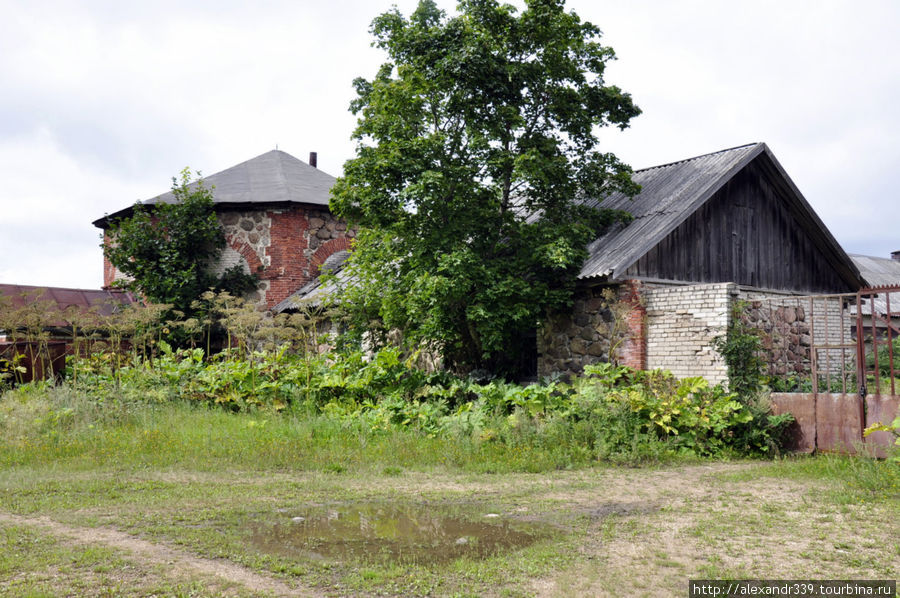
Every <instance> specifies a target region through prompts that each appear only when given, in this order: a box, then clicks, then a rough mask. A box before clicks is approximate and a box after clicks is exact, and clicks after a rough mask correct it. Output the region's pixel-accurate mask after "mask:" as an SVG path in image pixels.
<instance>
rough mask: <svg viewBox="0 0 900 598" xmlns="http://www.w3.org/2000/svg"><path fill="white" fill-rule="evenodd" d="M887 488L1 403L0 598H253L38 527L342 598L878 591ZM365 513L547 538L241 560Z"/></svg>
mask: <svg viewBox="0 0 900 598" xmlns="http://www.w3.org/2000/svg"><path fill="white" fill-rule="evenodd" d="M898 470H900V467H898V466H897V465H896V464H892V463H887V462H884V461H873V460H870V459H864V458H850V457H839V456H834V455H825V456H820V457H792V458H786V459H780V460H775V461H741V462H734V463H726V462H721V461H701V460H698V459H696V458H694V459H692V460H690V461H684V460H682V461H674V462H668V463H665V464H659V463H657V464H656V465H654V466H653V467H638V468H635V467H615V466H612V465H610V464H604V463H599V462H596V461H592V460H591V459H590V458H589V457H585V456H584V455H572V454H570V453H568V452H567V449H566V446H565V445H561V446H559V447H552V446H548V445H546V444H543V445H538V446H531V447H529V446H526V445H524V444H519V445H516V446H512V447H511V446H509V445H506V444H502V443H498V442H492V441H485V442H478V441H475V440H472V439H465V438H459V439H455V438H440V437H429V436H428V435H426V434H422V433H419V432H416V431H413V430H388V431H384V430H382V431H377V432H372V431H366V430H362V429H360V428H359V427H353V426H351V425H345V424H341V423H338V422H336V421H333V420H329V419H327V418H324V417H319V416H311V415H309V414H305V413H302V412H297V413H289V414H282V415H274V414H265V413H251V414H231V413H227V412H224V411H221V410H217V409H208V408H206V407H197V406H192V405H185V404H147V403H142V402H134V403H129V404H97V403H95V402H92V401H90V400H89V399H88V398H87V397H85V396H84V395H80V394H77V393H73V392H72V391H69V390H67V389H64V388H63V389H57V390H49V391H48V390H46V389H44V390H41V389H31V390H28V389H26V390H25V391H23V392H19V393H12V394H11V393H8V394H6V395H4V396H3V397H2V398H0V594H3V595H13V596H42V595H58V594H59V593H60V590H61V589H62V591H63V593H68V594H71V595H80V594H89V595H125V596H131V595H134V596H144V595H154V594H155V595H160V596H207V595H209V596H212V595H220V594H222V593H223V592H225V593H230V594H231V595H259V594H261V593H262V592H260V591H258V590H254V589H253V588H252V587H249V586H243V585H241V584H239V583H234V582H229V581H227V580H226V581H222V580H216V579H210V578H208V577H202V576H199V575H197V574H196V572H192V571H190V570H186V569H184V568H181V567H179V566H178V564H177V563H175V564H168V563H165V562H154V561H152V560H150V561H144V560H142V559H139V558H137V557H136V556H135V555H133V554H131V553H129V552H128V551H126V550H121V549H117V548H115V547H111V546H108V545H105V544H103V543H102V542H99V543H98V542H93V543H91V542H87V543H83V544H78V543H72V542H69V541H67V540H66V539H65V538H61V537H59V536H57V535H54V534H53V533H50V532H49V531H47V530H45V529H44V528H42V527H40V526H38V525H32V524H28V523H23V521H34V520H35V519H36V518H38V517H46V518H49V519H50V520H52V521H56V522H60V523H62V524H64V525H66V526H69V527H70V528H72V529H80V530H92V529H95V528H110V529H114V530H118V531H119V532H124V533H127V534H129V535H132V536H135V537H138V538H141V539H143V540H146V541H149V542H152V543H155V544H158V545H164V546H169V547H172V548H174V549H176V550H180V551H183V552H184V553H186V554H190V555H196V556H197V557H202V558H208V559H217V560H218V561H217V562H223V563H231V564H236V565H240V566H242V567H245V568H247V569H249V570H251V571H254V572H257V573H258V574H259V575H262V576H264V577H266V578H271V579H272V580H275V581H277V582H278V583H281V584H285V585H287V586H289V587H295V588H298V590H302V589H304V588H311V589H313V590H315V591H319V592H325V593H332V594H340V595H453V596H481V595H496V596H530V595H534V594H550V595H613V596H616V595H629V594H631V595H634V594H637V595H642V594H654V595H661V596H669V595H672V596H675V595H683V592H684V588H685V587H686V584H687V580H688V579H690V578H702V577H763V578H811V579H828V578H831V579H861V578H889V577H891V576H896V571H897V570H898V563H900V542H898V541H897V538H898V537H900V524H898V521H900V493H898V476H900V472H898ZM367 501H380V502H384V503H386V504H398V503H402V504H411V505H420V506H422V507H423V508H426V509H427V508H429V506H431V507H432V508H437V507H440V508H451V507H452V508H457V507H458V508H460V509H468V508H471V509H474V510H475V511H476V512H498V513H503V514H504V515H505V516H507V517H511V518H514V519H521V520H523V521H527V522H532V523H536V524H540V525H542V526H545V528H546V529H547V530H548V533H547V535H546V536H545V537H543V538H542V539H541V540H540V541H538V542H537V543H535V544H533V545H531V546H529V547H527V548H523V549H520V550H513V551H509V552H506V553H503V554H500V555H497V556H494V557H490V558H486V559H483V560H474V559H470V558H460V559H457V560H453V561H449V562H442V563H436V564H423V563H416V562H392V561H384V560H378V559H365V558H347V559H333V558H310V557H306V556H302V555H291V554H273V553H267V552H265V551H262V550H259V549H257V548H255V547H254V545H253V544H252V542H251V541H250V533H251V532H250V526H249V525H248V522H253V521H256V520H258V519H259V518H265V517H269V516H271V515H273V514H276V513H292V512H300V511H302V510H303V509H304V508H306V507H307V506H309V505H341V504H348V503H355V502H367ZM3 514H9V515H15V516H18V517H24V518H26V519H25V520H21V519H19V520H16V523H8V522H7V523H2V521H3V520H2V515H3Z"/></svg>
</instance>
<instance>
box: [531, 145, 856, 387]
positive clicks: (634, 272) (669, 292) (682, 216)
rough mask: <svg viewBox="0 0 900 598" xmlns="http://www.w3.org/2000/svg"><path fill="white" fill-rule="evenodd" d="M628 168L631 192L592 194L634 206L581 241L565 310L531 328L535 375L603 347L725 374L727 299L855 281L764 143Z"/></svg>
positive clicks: (655, 362) (678, 367)
mask: <svg viewBox="0 0 900 598" xmlns="http://www.w3.org/2000/svg"><path fill="white" fill-rule="evenodd" d="M634 180H635V181H636V182H637V183H639V184H640V185H641V192H640V194H639V195H637V196H636V197H634V198H633V199H629V198H628V197H626V196H624V195H621V194H616V195H612V196H610V197H608V198H606V199H604V200H603V201H600V202H596V205H598V206H601V207H605V208H613V209H622V210H625V211H627V212H629V213H631V214H632V215H633V217H634V218H633V220H632V221H631V222H630V223H628V224H620V225H617V226H616V227H614V228H613V229H611V230H609V231H607V232H606V233H605V234H604V235H603V236H601V237H599V238H598V239H596V240H594V241H593V242H592V243H591V244H590V245H589V246H588V251H589V257H588V258H587V260H586V261H585V263H584V265H583V267H582V269H581V271H580V273H579V274H578V283H579V284H578V290H577V292H576V296H575V300H574V302H573V306H572V310H571V311H567V312H565V313H558V314H554V315H553V316H552V317H550V318H549V319H548V321H547V322H546V323H545V325H544V326H543V328H542V329H541V330H540V331H539V333H538V335H537V352H538V359H537V362H538V364H537V369H538V373H539V374H541V375H549V374H553V373H559V372H561V373H565V374H577V373H579V372H580V371H581V370H582V369H583V367H584V366H585V365H588V364H591V363H595V362H598V361H604V360H607V359H608V358H609V357H610V355H611V354H612V356H613V357H614V358H616V359H617V360H618V361H619V362H620V363H623V364H625V365H629V366H632V367H635V368H639V369H653V368H664V369H667V370H671V371H672V372H673V373H674V374H675V375H677V376H681V377H684V376H703V377H705V378H707V379H708V380H710V381H712V382H719V381H724V380H725V379H726V367H725V363H724V361H723V360H722V359H721V357H720V356H719V355H718V354H717V352H716V351H715V349H714V348H713V340H714V339H715V338H716V337H719V336H722V335H724V334H725V331H726V329H727V326H728V323H729V319H730V318H731V317H732V306H733V305H734V303H735V302H736V301H738V300H742V299H743V300H754V301H758V300H765V299H771V298H779V297H790V296H798V295H810V294H832V293H848V292H856V291H857V290H858V289H859V288H860V287H861V286H864V283H863V279H862V277H861V276H860V273H859V270H858V268H857V266H856V265H855V264H854V262H853V261H852V260H851V259H850V257H849V256H848V255H847V254H846V253H845V252H844V250H843V249H842V248H841V247H840V245H839V244H838V243H837V241H836V240H835V239H834V237H833V236H832V235H831V233H830V232H829V231H828V229H827V228H826V227H825V225H824V224H823V223H822V221H821V219H820V218H819V217H818V216H817V215H816V213H815V211H814V210H813V208H812V207H811V206H810V204H809V202H807V201H806V199H805V198H804V197H803V195H802V194H801V193H800V191H799V190H798V189H797V187H796V185H795V184H794V183H793V182H792V181H791V179H790V177H789V176H788V174H787V173H786V172H785V170H784V168H782V166H781V165H780V164H779V163H778V160H777V159H776V158H775V156H774V154H773V153H772V151H771V150H770V149H769V148H768V147H767V146H766V144H764V143H752V144H748V145H743V146H740V147H734V148H730V149H726V150H722V151H718V152H713V153H710V154H705V155H702V156H696V157H693V158H688V159H685V160H680V161H678V162H673V163H670V164H663V165H661V166H655V167H652V168H645V169H642V170H638V171H636V172H635V174H634ZM610 293H613V294H614V297H615V301H610V297H611V295H610ZM623 304H624V305H625V306H627V309H626V310H624V311H623V310H616V309H613V308H614V307H615V305H619V306H621V305H623Z"/></svg>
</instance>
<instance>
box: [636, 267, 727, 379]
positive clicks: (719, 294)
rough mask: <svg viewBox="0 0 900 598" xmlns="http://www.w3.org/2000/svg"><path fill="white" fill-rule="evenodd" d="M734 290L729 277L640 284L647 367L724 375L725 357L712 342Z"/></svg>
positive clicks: (722, 326) (705, 375)
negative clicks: (687, 283) (711, 281)
mask: <svg viewBox="0 0 900 598" xmlns="http://www.w3.org/2000/svg"><path fill="white" fill-rule="evenodd" d="M736 293H737V287H736V285H734V284H733V283H719V284H700V285H690V286H662V285H658V286H650V285H647V286H645V287H644V290H643V296H644V300H645V302H646V303H645V307H646V310H647V367H648V368H649V369H656V368H660V369H665V370H670V371H671V372H672V373H673V374H675V375H676V376H677V377H679V378H684V377H688V376H702V377H703V378H706V379H707V380H708V381H710V382H712V383H717V382H724V381H726V380H727V371H726V366H725V362H724V360H723V359H722V358H721V356H719V354H718V353H717V352H716V350H715V349H714V348H713V346H712V342H713V340H714V339H715V338H716V337H718V336H722V335H724V334H725V332H726V329H727V327H728V319H729V312H730V309H731V298H732V296H734V295H735V294H736Z"/></svg>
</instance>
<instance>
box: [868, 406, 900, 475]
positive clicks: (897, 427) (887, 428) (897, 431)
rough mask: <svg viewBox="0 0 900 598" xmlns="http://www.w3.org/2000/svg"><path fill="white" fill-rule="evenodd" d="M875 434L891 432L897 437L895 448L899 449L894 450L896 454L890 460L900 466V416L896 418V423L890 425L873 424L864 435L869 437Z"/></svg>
mask: <svg viewBox="0 0 900 598" xmlns="http://www.w3.org/2000/svg"><path fill="white" fill-rule="evenodd" d="M873 432H890V433H891V434H893V435H894V436H895V437H896V439H895V440H894V446H895V447H897V448H895V449H894V454H893V455H892V456H891V458H890V460H891V461H894V462H895V463H898V464H900V416H897V417H896V418H894V421H892V422H891V423H890V424H883V423H881V422H878V423H875V424H872V425H871V426H869V427H868V428H866V430H865V432H864V433H863V435H864V436H868V435H870V434H872V433H873Z"/></svg>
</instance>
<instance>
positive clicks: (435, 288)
mask: <svg viewBox="0 0 900 598" xmlns="http://www.w3.org/2000/svg"><path fill="white" fill-rule="evenodd" d="M525 4H526V7H525V9H524V10H523V11H522V12H521V13H519V12H518V11H517V10H516V9H515V8H513V7H511V6H509V5H500V4H498V3H497V2H496V1H494V0H462V1H461V2H460V3H459V6H458V13H457V14H456V15H453V16H448V15H446V14H445V13H444V12H443V11H441V10H439V9H438V8H437V7H436V5H435V4H434V2H432V1H431V0H423V1H422V2H420V4H419V5H418V8H417V9H416V11H415V12H414V13H413V14H412V15H411V17H409V18H405V17H404V16H403V15H401V14H400V13H399V11H398V10H397V9H396V8H395V9H393V10H391V11H389V12H386V13H384V14H382V15H380V16H378V17H377V18H376V19H375V20H374V21H373V23H372V34H373V35H374V42H373V45H374V46H377V47H378V48H380V49H382V50H384V51H385V52H386V53H387V57H388V58H387V62H385V63H384V64H383V65H382V66H381V68H380V69H379V70H378V73H377V74H376V75H375V77H374V78H373V79H372V80H366V79H362V78H360V79H357V80H356V81H355V82H354V85H355V88H356V92H357V98H356V99H355V100H354V101H353V102H352V104H351V110H352V111H353V113H354V114H356V115H357V116H358V126H357V129H356V130H355V133H354V137H355V139H357V140H358V145H357V154H356V157H355V158H353V159H351V160H349V161H348V162H347V163H346V164H345V165H344V176H343V177H341V178H340V179H338V182H337V184H336V185H335V187H334V191H333V197H332V202H331V205H332V209H333V210H334V211H335V212H336V213H338V214H339V215H340V216H342V217H344V218H346V219H348V220H350V221H351V222H354V223H356V224H358V225H359V226H360V228H361V231H360V234H359V238H358V241H357V243H356V249H355V252H354V253H353V256H352V258H351V261H350V265H349V272H351V273H352V276H351V277H350V281H351V282H350V284H349V285H348V288H347V289H346V291H345V292H346V299H347V301H346V304H347V305H348V306H350V307H351V309H352V310H353V311H354V313H355V315H356V321H357V323H358V324H360V325H368V324H370V323H371V322H373V321H378V322H381V323H382V324H383V326H384V328H385V329H400V330H402V331H403V333H404V335H405V337H406V338H407V339H409V340H410V341H413V342H418V343H421V342H430V343H432V344H433V345H435V347H436V348H437V349H439V350H440V351H441V352H442V353H443V355H444V357H445V358H446V359H447V360H448V361H449V363H450V364H451V365H452V366H454V367H456V368H457V369H460V370H463V371H465V370H468V369H472V368H476V367H487V368H491V367H494V366H496V365H497V364H498V363H499V361H498V357H499V356H501V355H503V354H504V353H506V352H508V351H509V350H510V349H511V348H513V345H514V344H515V343H516V342H517V340H516V339H517V338H518V336H519V334H520V333H521V331H522V330H525V329H529V328H534V326H536V325H537V324H538V322H539V321H540V319H541V318H542V317H543V316H544V315H545V314H546V313H547V311H548V310H552V309H557V308H560V307H562V306H564V305H565V304H566V303H567V302H569V301H571V293H572V288H573V284H574V274H575V273H576V272H577V270H578V268H579V266H580V265H581V263H582V262H583V260H584V258H585V256H586V249H585V247H586V244H587V243H588V242H589V241H590V240H591V239H593V238H595V236H596V235H597V234H599V233H600V232H602V230H603V229H604V227H607V226H609V225H610V224H611V223H613V222H614V221H616V220H617V219H624V218H627V214H624V213H621V212H619V213H613V212H610V211H602V210H597V209H594V208H589V207H587V206H585V205H584V201H583V200H584V199H586V198H592V199H597V198H601V197H603V196H605V195H607V194H609V193H610V192H612V191H616V190H619V191H624V192H626V193H629V194H633V193H635V192H636V191H637V187H636V185H635V184H634V183H633V182H632V181H631V177H630V173H631V170H630V169H629V168H628V167H627V166H626V165H624V164H622V163H621V162H620V161H619V160H618V159H617V158H616V157H615V156H614V155H612V154H610V153H604V152H601V151H599V150H598V149H597V145H598V138H597V135H598V131H599V129H600V128H601V127H604V126H609V125H612V126H617V127H619V128H625V127H627V125H628V123H629V121H630V119H631V118H633V117H635V116H636V115H638V114H639V113H640V110H639V109H638V108H637V106H635V104H634V103H633V102H632V100H631V97H630V96H629V95H628V94H627V93H624V92H622V91H621V90H620V89H619V88H617V87H615V86H612V85H607V84H606V83H605V81H604V70H605V68H606V64H607V62H609V61H610V60H612V59H613V58H614V53H613V50H612V49H611V48H609V47H606V46H604V45H602V44H601V43H600V36H601V34H600V30H599V29H598V28H597V27H596V26H594V25H592V24H590V23H587V22H583V21H581V19H580V18H579V17H578V16H577V15H576V14H575V13H574V12H566V10H565V7H564V2H563V1H562V0H526V3H525ZM500 361H502V360H500Z"/></svg>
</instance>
